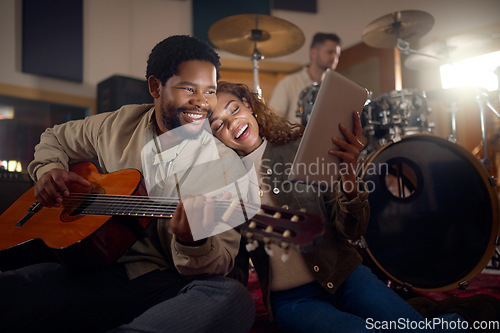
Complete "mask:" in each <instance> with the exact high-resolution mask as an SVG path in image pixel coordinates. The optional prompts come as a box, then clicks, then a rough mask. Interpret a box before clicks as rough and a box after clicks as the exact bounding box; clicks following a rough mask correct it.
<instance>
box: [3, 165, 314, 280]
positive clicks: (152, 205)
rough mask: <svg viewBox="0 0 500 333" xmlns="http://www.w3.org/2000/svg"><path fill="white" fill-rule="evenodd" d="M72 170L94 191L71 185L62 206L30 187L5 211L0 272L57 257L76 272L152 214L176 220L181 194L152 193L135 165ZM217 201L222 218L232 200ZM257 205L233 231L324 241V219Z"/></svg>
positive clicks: (303, 244)
mask: <svg viewBox="0 0 500 333" xmlns="http://www.w3.org/2000/svg"><path fill="white" fill-rule="evenodd" d="M70 171H72V172H75V173H77V174H78V175H80V176H82V177H84V178H85V179H87V180H89V181H90V182H91V183H92V186H91V189H90V190H89V189H88V188H83V187H81V186H78V185H72V186H71V187H70V192H71V194H70V195H69V197H66V198H64V200H63V202H62V204H61V206H60V207H50V208H49V207H44V206H42V205H40V204H39V203H38V202H36V200H35V197H34V188H31V189H30V190H28V191H27V192H26V193H25V194H24V195H22V196H21V197H20V198H19V199H18V200H16V201H15V202H14V204H13V205H12V206H10V207H9V208H8V209H7V210H6V211H5V212H4V213H3V214H2V215H1V216H0V271H6V270H10V269H15V268H19V267H23V266H26V265H30V264H34V263H39V262H59V263H61V264H62V265H64V266H66V267H68V268H69V269H71V270H74V271H78V272H89V271H93V270H96V269H99V268H102V267H104V266H106V265H109V264H110V263H112V262H113V261H115V260H116V259H118V258H119V257H120V256H121V255H122V254H124V253H125V251H127V249H128V248H130V247H131V246H132V245H133V244H134V242H135V241H136V240H137V239H138V238H140V237H143V236H145V228H146V227H147V225H148V224H149V222H150V220H151V219H152V218H170V217H172V215H173V213H174V211H175V208H176V207H177V204H178V199H172V198H154V200H153V198H150V197H148V196H147V195H146V189H145V187H144V183H143V181H142V175H141V173H140V172H139V171H138V170H134V169H126V170H120V171H116V172H112V173H109V174H101V173H99V171H98V170H97V168H96V166H95V165H94V164H92V163H89V162H81V163H77V164H74V165H72V166H71V168H70ZM237 204H238V205H241V206H240V207H241V208H242V209H245V207H246V208H248V207H250V206H249V205H248V204H243V203H242V202H238V203H237ZM214 205H215V216H216V218H217V219H219V218H222V219H223V220H224V218H226V219H227V218H228V215H231V213H232V210H233V209H234V205H235V201H232V202H229V201H220V202H219V201H216V202H215V203H214ZM257 208H259V210H258V212H257V214H255V215H254V216H252V217H250V218H248V219H247V221H246V222H245V223H243V224H241V225H239V226H238V227H237V228H236V229H237V230H239V231H240V233H241V234H242V235H244V236H246V238H247V239H248V240H249V242H251V243H252V244H255V241H259V242H263V243H265V244H269V243H271V242H274V243H275V244H279V245H280V246H282V247H284V248H285V249H286V248H289V247H291V246H293V247H295V248H297V249H299V250H300V251H303V252H306V251H309V250H311V249H312V247H313V246H314V244H315V243H317V242H318V241H319V240H321V237H322V234H323V221H322V220H321V218H320V217H319V216H317V215H313V214H308V213H304V212H296V211H291V210H287V209H284V208H275V207H268V206H263V205H262V206H260V207H257Z"/></svg>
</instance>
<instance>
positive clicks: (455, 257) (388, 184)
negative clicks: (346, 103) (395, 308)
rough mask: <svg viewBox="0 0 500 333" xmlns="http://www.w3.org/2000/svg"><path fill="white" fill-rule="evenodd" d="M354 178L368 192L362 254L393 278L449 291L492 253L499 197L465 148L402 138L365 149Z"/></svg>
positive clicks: (426, 139) (432, 139) (427, 138)
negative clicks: (358, 173)
mask: <svg viewBox="0 0 500 333" xmlns="http://www.w3.org/2000/svg"><path fill="white" fill-rule="evenodd" d="M361 178H362V179H363V180H364V181H365V182H366V184H367V186H368V189H369V191H370V192H371V193H370V197H369V201H370V210H371V212H370V223H369V224H368V228H367V231H366V233H365V235H364V238H365V241H366V244H367V252H368V254H369V256H370V257H371V259H372V260H373V261H374V263H375V264H376V265H377V266H378V267H379V268H380V269H381V270H382V271H383V272H384V273H385V274H387V275H388V276H389V277H390V278H392V279H393V280H394V281H396V282H397V283H400V284H402V285H406V286H409V287H410V288H412V289H415V290H423V291H445V290H450V289H454V288H457V287H460V286H462V285H463V284H466V283H467V281H469V280H470V279H471V278H473V277H474V276H475V275H477V274H479V273H480V271H481V270H482V269H483V268H484V267H486V265H487V264H488V262H489V261H490V259H491V258H492V256H493V253H494V250H495V247H496V245H495V238H496V236H497V234H498V232H499V229H498V223H499V221H498V215H499V208H498V198H497V195H496V191H495V189H494V186H493V185H492V184H490V182H489V179H488V178H489V175H488V173H487V172H486V169H485V168H484V167H483V165H482V164H481V163H480V162H479V161H478V160H477V159H476V158H475V157H474V156H473V155H472V154H471V153H470V152H468V151H467V150H466V149H465V148H463V147H461V146H458V145H456V144H453V143H451V142H449V141H447V140H445V139H442V138H439V137H435V136H432V135H425V134H416V135H410V136H406V137H403V138H402V140H401V141H398V142H396V143H390V144H388V145H386V146H384V147H382V148H380V149H379V150H377V151H375V152H374V153H373V154H372V155H370V156H369V157H368V158H367V160H366V162H365V163H364V164H363V171H362V176H361Z"/></svg>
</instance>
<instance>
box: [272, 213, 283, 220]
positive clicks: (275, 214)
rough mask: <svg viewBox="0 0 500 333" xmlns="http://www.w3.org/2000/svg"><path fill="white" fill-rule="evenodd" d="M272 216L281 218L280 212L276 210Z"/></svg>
mask: <svg viewBox="0 0 500 333" xmlns="http://www.w3.org/2000/svg"><path fill="white" fill-rule="evenodd" d="M273 217H274V218H275V219H280V218H281V213H280V212H276V213H274V215H273Z"/></svg>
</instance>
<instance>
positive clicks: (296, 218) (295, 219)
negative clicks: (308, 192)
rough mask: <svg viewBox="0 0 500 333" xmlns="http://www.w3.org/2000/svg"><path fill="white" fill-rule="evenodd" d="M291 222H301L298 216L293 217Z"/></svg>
mask: <svg viewBox="0 0 500 333" xmlns="http://www.w3.org/2000/svg"><path fill="white" fill-rule="evenodd" d="M290 221H292V222H295V223H297V222H299V216H298V215H294V216H292V218H291V219H290Z"/></svg>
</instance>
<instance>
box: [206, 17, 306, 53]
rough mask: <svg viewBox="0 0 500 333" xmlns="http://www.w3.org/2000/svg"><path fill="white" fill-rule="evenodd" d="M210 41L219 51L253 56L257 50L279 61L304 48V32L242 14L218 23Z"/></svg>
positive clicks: (274, 19) (290, 25)
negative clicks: (278, 58) (279, 58)
mask: <svg viewBox="0 0 500 333" xmlns="http://www.w3.org/2000/svg"><path fill="white" fill-rule="evenodd" d="M208 38H209V39H210V41H211V42H212V44H214V45H215V46H216V47H217V48H219V49H221V50H224V51H228V52H230V53H234V54H238V55H242V56H248V57H250V56H252V55H253V54H254V51H255V49H254V47H255V46H257V50H258V51H259V52H260V54H261V55H262V56H264V57H268V58H271V57H279V56H284V55H287V54H290V53H292V52H295V51H297V50H298V49H299V48H300V47H302V45H303V44H304V41H305V37H304V33H303V32H302V30H300V28H299V27H297V26H296V25H295V24H293V23H290V22H288V21H285V20H283V19H280V18H277V17H274V16H269V15H263V14H240V15H233V16H228V17H225V18H223V19H221V20H219V21H217V22H215V23H214V24H213V25H212V26H211V27H210V29H209V30H208Z"/></svg>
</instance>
